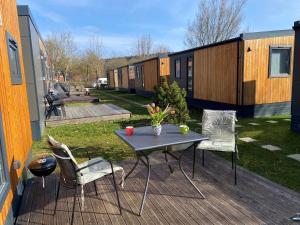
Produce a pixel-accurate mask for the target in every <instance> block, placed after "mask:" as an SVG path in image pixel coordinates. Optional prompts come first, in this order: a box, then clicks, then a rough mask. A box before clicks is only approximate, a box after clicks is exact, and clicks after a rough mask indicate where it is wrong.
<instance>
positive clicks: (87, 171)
mask: <svg viewBox="0 0 300 225" xmlns="http://www.w3.org/2000/svg"><path fill="white" fill-rule="evenodd" d="M48 143H49V146H50V148H51V150H52V153H53V155H54V157H55V158H56V160H57V162H58V165H59V167H60V179H59V181H58V187H57V192H56V201H55V209H54V214H55V213H56V206H57V200H58V197H59V190H60V184H62V185H64V186H65V187H67V188H72V189H73V188H74V189H75V191H74V200H73V210H72V219H71V224H73V220H74V210H75V203H76V197H77V187H78V186H81V201H82V208H83V207H84V185H85V184H88V183H90V182H93V183H94V187H95V192H96V195H98V192H97V185H96V180H97V179H100V178H102V177H104V176H106V175H112V177H113V184H114V188H115V191H116V196H117V201H118V207H119V211H120V214H122V210H121V205H120V200H119V193H118V188H117V186H116V180H115V173H114V172H115V171H122V183H121V184H122V187H123V184H124V170H123V168H122V167H120V166H117V165H113V164H112V163H111V162H110V161H106V160H104V159H103V158H102V157H97V158H93V159H91V158H90V155H89V153H88V151H87V150H86V149H85V150H86V153H87V155H88V158H89V160H88V161H86V162H83V163H80V164H78V163H77V161H76V159H75V158H74V156H73V154H72V152H73V151H75V150H78V149H84V148H81V147H80V148H76V149H73V150H70V149H69V148H68V147H67V146H66V145H65V144H63V143H60V142H58V141H56V140H55V139H54V138H53V137H51V136H48Z"/></svg>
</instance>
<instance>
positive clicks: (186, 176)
mask: <svg viewBox="0 0 300 225" xmlns="http://www.w3.org/2000/svg"><path fill="white" fill-rule="evenodd" d="M186 150H187V149H186ZM186 150H184V151H183V153H182V154H181V156H180V157H179V160H178V163H179V169H180V170H181V172H182V174H183V175H184V177H185V178H186V179H187V180H188V181H189V182H190V184H191V185H192V186H193V187H194V188H195V189H196V191H197V192H198V193H199V194H200V195H201V197H202V198H203V199H205V196H204V195H203V194H202V192H201V191H200V190H199V189H198V188H197V187H196V185H195V184H194V183H193V181H192V180H191V179H190V178H189V177H188V175H187V174H186V173H185V172H184V170H183V168H182V167H181V159H182V156H183V154H184V152H185V151H186Z"/></svg>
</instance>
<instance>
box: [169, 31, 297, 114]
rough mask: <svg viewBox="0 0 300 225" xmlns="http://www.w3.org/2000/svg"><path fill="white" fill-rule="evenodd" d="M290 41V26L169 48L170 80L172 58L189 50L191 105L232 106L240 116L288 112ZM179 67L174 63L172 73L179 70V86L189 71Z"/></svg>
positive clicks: (290, 75)
mask: <svg viewBox="0 0 300 225" xmlns="http://www.w3.org/2000/svg"><path fill="white" fill-rule="evenodd" d="M293 45H294V32H293V31H292V30H280V31H269V32H256V33H244V34H241V35H240V36H239V37H237V38H233V39H230V40H226V41H223V42H219V43H214V44H211V45H207V46H202V47H199V48H194V49H190V50H187V51H183V52H178V53H175V54H171V55H170V58H171V67H173V68H174V69H173V70H172V69H171V78H170V80H175V76H176V60H177V59H180V57H181V56H182V57H184V58H188V57H191V55H192V54H193V70H192V72H193V73H192V77H193V79H191V80H192V82H193V84H192V90H191V89H190V90H189V92H191V93H190V94H189V96H190V97H191V98H188V101H189V103H190V104H191V105H193V106H197V107H201V108H212V109H236V110H238V112H239V114H240V115H241V116H265V115H274V114H283V113H289V112H290V101H291V85H292V63H293ZM177 62H178V61H177ZM179 68H181V67H179V66H178V63H177V77H178V73H179V74H180V77H182V80H183V81H182V86H181V87H183V88H187V82H186V80H187V76H188V72H187V70H186V71H185V72H184V70H181V69H179ZM186 68H187V65H186ZM184 79H185V80H184ZM178 83H179V84H181V82H178Z"/></svg>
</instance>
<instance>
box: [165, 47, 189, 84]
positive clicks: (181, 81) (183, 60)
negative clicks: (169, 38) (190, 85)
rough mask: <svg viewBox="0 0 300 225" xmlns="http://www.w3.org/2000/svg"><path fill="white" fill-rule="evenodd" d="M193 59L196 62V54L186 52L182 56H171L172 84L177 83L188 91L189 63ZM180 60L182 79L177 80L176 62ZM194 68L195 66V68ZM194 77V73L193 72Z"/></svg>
mask: <svg viewBox="0 0 300 225" xmlns="http://www.w3.org/2000/svg"><path fill="white" fill-rule="evenodd" d="M188 57H192V60H193V61H194V52H193V51H191V52H185V53H182V54H176V55H170V83H172V82H173V81H176V82H177V83H178V85H179V86H180V87H181V88H184V89H187V61H188ZM177 59H180V66H181V69H180V71H181V73H180V78H175V61H176V60H177ZM193 67H194V66H193ZM193 75H194V72H193Z"/></svg>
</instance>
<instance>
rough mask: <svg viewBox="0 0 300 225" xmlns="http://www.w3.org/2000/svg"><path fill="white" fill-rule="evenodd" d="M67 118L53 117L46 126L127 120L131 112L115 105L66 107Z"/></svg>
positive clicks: (47, 121)
mask: <svg viewBox="0 0 300 225" xmlns="http://www.w3.org/2000/svg"><path fill="white" fill-rule="evenodd" d="M65 109H66V117H65V118H63V117H61V116H51V118H50V119H49V120H46V126H48V127H53V126H59V125H62V124H77V123H90V122H97V121H103V120H115V119H127V118H129V117H130V116H131V112H129V111H128V110H125V109H123V108H121V107H119V106H116V105H113V104H95V105H81V106H65Z"/></svg>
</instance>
